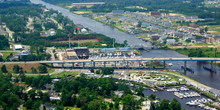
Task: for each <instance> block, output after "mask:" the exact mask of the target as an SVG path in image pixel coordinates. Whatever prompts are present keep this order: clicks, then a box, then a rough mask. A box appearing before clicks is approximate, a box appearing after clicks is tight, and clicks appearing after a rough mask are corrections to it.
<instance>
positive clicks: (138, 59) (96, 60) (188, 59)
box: [1, 57, 220, 64]
mask: <svg viewBox="0 0 220 110" xmlns="http://www.w3.org/2000/svg"><path fill="white" fill-rule="evenodd" d="M117 61H220V58H202V57H201V58H197V57H192V58H124V59H85V60H84V59H83V60H57V61H26V62H24V61H22V62H21V61H20V62H1V64H33V63H40V64H52V63H60V64H62V63H89V62H117Z"/></svg>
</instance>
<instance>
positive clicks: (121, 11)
mask: <svg viewBox="0 0 220 110" xmlns="http://www.w3.org/2000/svg"><path fill="white" fill-rule="evenodd" d="M123 13H124V10H112V14H115V15H118V14H119V15H120V14H123Z"/></svg>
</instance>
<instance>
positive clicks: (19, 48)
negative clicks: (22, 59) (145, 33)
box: [14, 45, 22, 50]
mask: <svg viewBox="0 0 220 110" xmlns="http://www.w3.org/2000/svg"><path fill="white" fill-rule="evenodd" d="M14 50H22V46H21V45H14Z"/></svg>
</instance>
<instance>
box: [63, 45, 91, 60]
mask: <svg viewBox="0 0 220 110" xmlns="http://www.w3.org/2000/svg"><path fill="white" fill-rule="evenodd" d="M89 54H90V52H89V48H88V47H74V48H69V49H66V51H65V56H63V54H60V57H62V58H59V59H68V60H74V59H88V58H89ZM63 57H65V58H63Z"/></svg>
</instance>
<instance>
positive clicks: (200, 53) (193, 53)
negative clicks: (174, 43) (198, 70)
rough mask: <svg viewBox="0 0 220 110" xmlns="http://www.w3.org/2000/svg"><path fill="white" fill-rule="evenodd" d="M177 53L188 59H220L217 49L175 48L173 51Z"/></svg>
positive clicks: (219, 52)
mask: <svg viewBox="0 0 220 110" xmlns="http://www.w3.org/2000/svg"><path fill="white" fill-rule="evenodd" d="M174 50H175V51H177V52H178V53H181V54H184V55H187V56H188V57H217V58H220V49H219V48H177V49H174Z"/></svg>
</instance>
